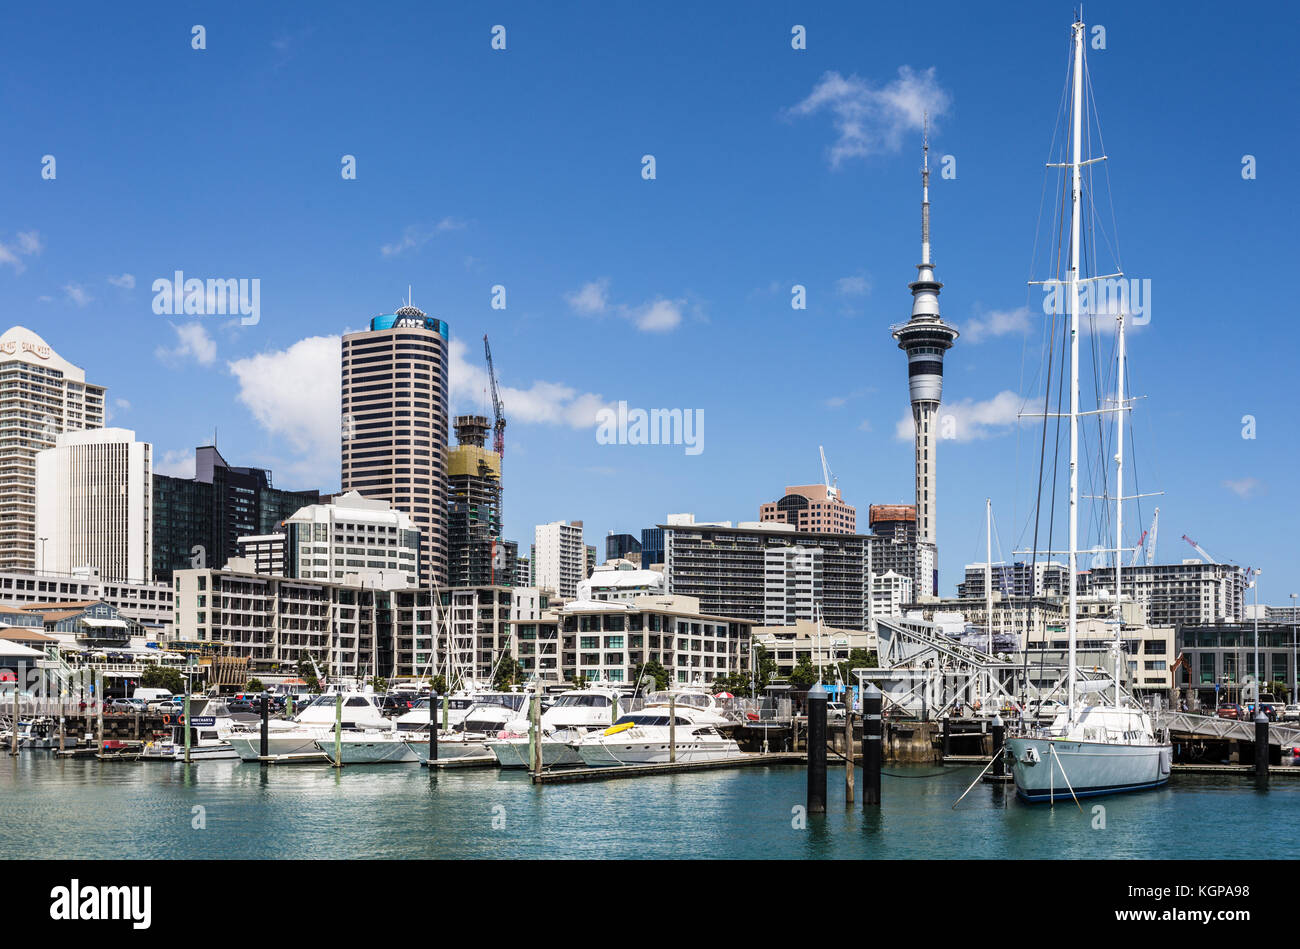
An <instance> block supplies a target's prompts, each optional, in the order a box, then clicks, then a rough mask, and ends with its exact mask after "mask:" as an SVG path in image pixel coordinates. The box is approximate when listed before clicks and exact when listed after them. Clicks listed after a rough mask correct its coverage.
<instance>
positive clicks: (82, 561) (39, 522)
mask: <svg viewBox="0 0 1300 949" xmlns="http://www.w3.org/2000/svg"><path fill="white" fill-rule="evenodd" d="M152 452H153V448H152V446H150V445H149V444H147V443H145V442H138V441H136V440H135V432H132V431H128V430H127V429H124V428H100V429H90V430H87V431H79V432H64V433H63V434H61V435H59V436H58V437H57V438H56V439H55V445H54V447H53V448H47V449H45V450H44V451H42V452H40V453H38V454H37V456H36V534H37V540H38V543H39V544H40V548H41V549H40V553H39V555H38V556H39V558H40V560H41V561H42V567H41V572H45V571H47V570H48V571H50V572H52V573H58V574H71V573H72V571H73V570H74V569H75V568H78V567H92V568H94V569H95V570H97V571H98V572H99V575H100V576H102V577H103V578H104V579H106V580H115V581H119V582H127V583H145V582H146V581H148V580H149V578H150V576H151V573H152V571H151V563H152V556H153V546H152V540H151V537H150V534H151V532H152V529H153V513H152V504H153V480H152V477H151V475H152V468H153V460H152V457H151V456H152Z"/></svg>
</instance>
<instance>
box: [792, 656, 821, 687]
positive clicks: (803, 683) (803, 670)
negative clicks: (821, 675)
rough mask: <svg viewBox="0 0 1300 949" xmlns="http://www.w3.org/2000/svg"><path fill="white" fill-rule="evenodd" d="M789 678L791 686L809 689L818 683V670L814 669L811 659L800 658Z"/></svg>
mask: <svg viewBox="0 0 1300 949" xmlns="http://www.w3.org/2000/svg"><path fill="white" fill-rule="evenodd" d="M788 678H789V680H790V684H791V685H792V686H794V687H795V688H796V689H800V690H803V689H807V688H809V687H810V686H811V685H812V684H813V683H814V682H816V681H817V670H816V669H814V668H813V664H812V660H811V659H809V658H808V657H807V656H800V657H799V661H798V662H797V663H795V666H794V669H793V670H791V672H790V675H789V676H788Z"/></svg>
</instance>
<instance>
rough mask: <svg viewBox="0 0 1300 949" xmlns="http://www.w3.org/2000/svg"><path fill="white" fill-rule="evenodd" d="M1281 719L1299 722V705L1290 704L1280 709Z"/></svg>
mask: <svg viewBox="0 0 1300 949" xmlns="http://www.w3.org/2000/svg"><path fill="white" fill-rule="evenodd" d="M1282 721H1284V722H1300V705H1296V704H1294V703H1293V704H1291V705H1288V706H1286V707H1285V708H1284V709H1283V710H1282Z"/></svg>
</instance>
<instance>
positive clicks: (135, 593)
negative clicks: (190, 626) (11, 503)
mask: <svg viewBox="0 0 1300 949" xmlns="http://www.w3.org/2000/svg"><path fill="white" fill-rule="evenodd" d="M86 602H92V603H99V602H103V603H107V604H108V605H109V606H111V607H113V608H114V609H115V610H117V611H118V612H119V613H121V614H122V615H123V616H125V617H127V618H128V619H131V620H134V621H135V622H137V623H139V624H140V625H141V627H143V628H144V629H146V630H147V631H148V632H149V633H150V634H151V635H153V636H167V635H168V634H169V633H170V631H171V628H172V622H173V615H174V597H173V593H172V588H171V585H170V584H167V583H153V582H150V583H125V582H119V581H115V580H105V579H103V578H102V577H100V575H99V573H98V571H97V570H94V569H91V568H85V567H83V568H80V569H77V570H73V571H72V572H71V573H70V574H52V573H38V572H34V571H29V570H6V571H0V604H8V605H10V606H14V607H20V608H21V607H27V606H33V605H39V604H49V605H55V606H58V605H63V604H67V603H86Z"/></svg>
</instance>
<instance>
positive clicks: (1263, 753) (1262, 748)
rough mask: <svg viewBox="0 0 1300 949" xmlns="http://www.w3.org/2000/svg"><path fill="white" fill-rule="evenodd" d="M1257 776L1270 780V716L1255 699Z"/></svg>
mask: <svg viewBox="0 0 1300 949" xmlns="http://www.w3.org/2000/svg"><path fill="white" fill-rule="evenodd" d="M1255 777H1256V778H1259V779H1261V780H1264V781H1267V780H1268V716H1267V715H1265V714H1264V709H1263V708H1261V707H1260V704H1259V699H1258V698H1257V699H1256V700H1255Z"/></svg>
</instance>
